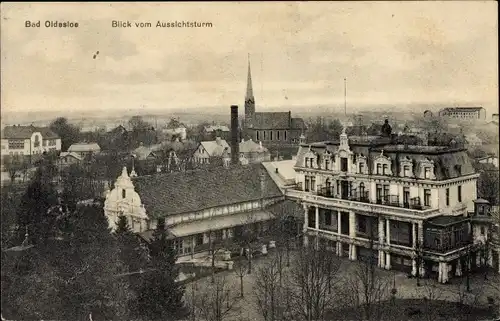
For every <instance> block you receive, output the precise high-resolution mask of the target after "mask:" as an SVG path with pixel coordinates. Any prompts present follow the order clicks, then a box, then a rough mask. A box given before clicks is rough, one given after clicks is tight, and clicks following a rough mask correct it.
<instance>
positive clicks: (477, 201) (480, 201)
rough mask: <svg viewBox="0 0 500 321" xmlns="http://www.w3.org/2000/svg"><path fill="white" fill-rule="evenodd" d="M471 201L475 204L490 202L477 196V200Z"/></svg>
mask: <svg viewBox="0 0 500 321" xmlns="http://www.w3.org/2000/svg"><path fill="white" fill-rule="evenodd" d="M473 202H474V203H476V204H490V202H488V201H487V200H485V199H484V198H478V199H477V200H473Z"/></svg>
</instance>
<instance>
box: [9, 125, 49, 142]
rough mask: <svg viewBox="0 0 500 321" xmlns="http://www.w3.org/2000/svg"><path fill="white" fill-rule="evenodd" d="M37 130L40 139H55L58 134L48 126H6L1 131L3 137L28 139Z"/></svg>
mask: <svg viewBox="0 0 500 321" xmlns="http://www.w3.org/2000/svg"><path fill="white" fill-rule="evenodd" d="M36 132H39V133H40V134H41V135H42V139H57V138H59V136H58V135H57V134H55V133H54V132H53V131H51V130H50V129H49V128H48V127H36V126H33V125H31V126H16V125H14V126H6V127H5V128H4V130H3V131H2V138H3V139H29V138H31V135H33V133H36Z"/></svg>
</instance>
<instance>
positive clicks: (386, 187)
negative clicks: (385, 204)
mask: <svg viewBox="0 0 500 321" xmlns="http://www.w3.org/2000/svg"><path fill="white" fill-rule="evenodd" d="M389 187H390V186H389V185H384V198H387V197H388V196H389Z"/></svg>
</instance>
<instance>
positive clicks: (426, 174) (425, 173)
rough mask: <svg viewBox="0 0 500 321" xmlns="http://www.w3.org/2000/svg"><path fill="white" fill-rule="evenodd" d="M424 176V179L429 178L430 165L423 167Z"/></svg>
mask: <svg viewBox="0 0 500 321" xmlns="http://www.w3.org/2000/svg"><path fill="white" fill-rule="evenodd" d="M424 178H425V179H430V178H431V169H430V167H426V168H424Z"/></svg>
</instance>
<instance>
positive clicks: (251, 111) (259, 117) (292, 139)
mask: <svg viewBox="0 0 500 321" xmlns="http://www.w3.org/2000/svg"><path fill="white" fill-rule="evenodd" d="M304 131H305V123H304V120H303V119H302V118H294V117H292V113H291V112H290V111H288V112H256V111H255V97H254V94H253V87H252V74H251V70H250V62H248V76H247V91H246V94H245V119H244V121H243V138H244V139H246V140H249V139H253V140H254V141H261V142H262V143H263V144H264V145H265V146H272V145H275V146H284V147H286V146H290V145H295V146H296V145H298V143H299V138H300V135H301V134H302V133H303V132H304Z"/></svg>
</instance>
